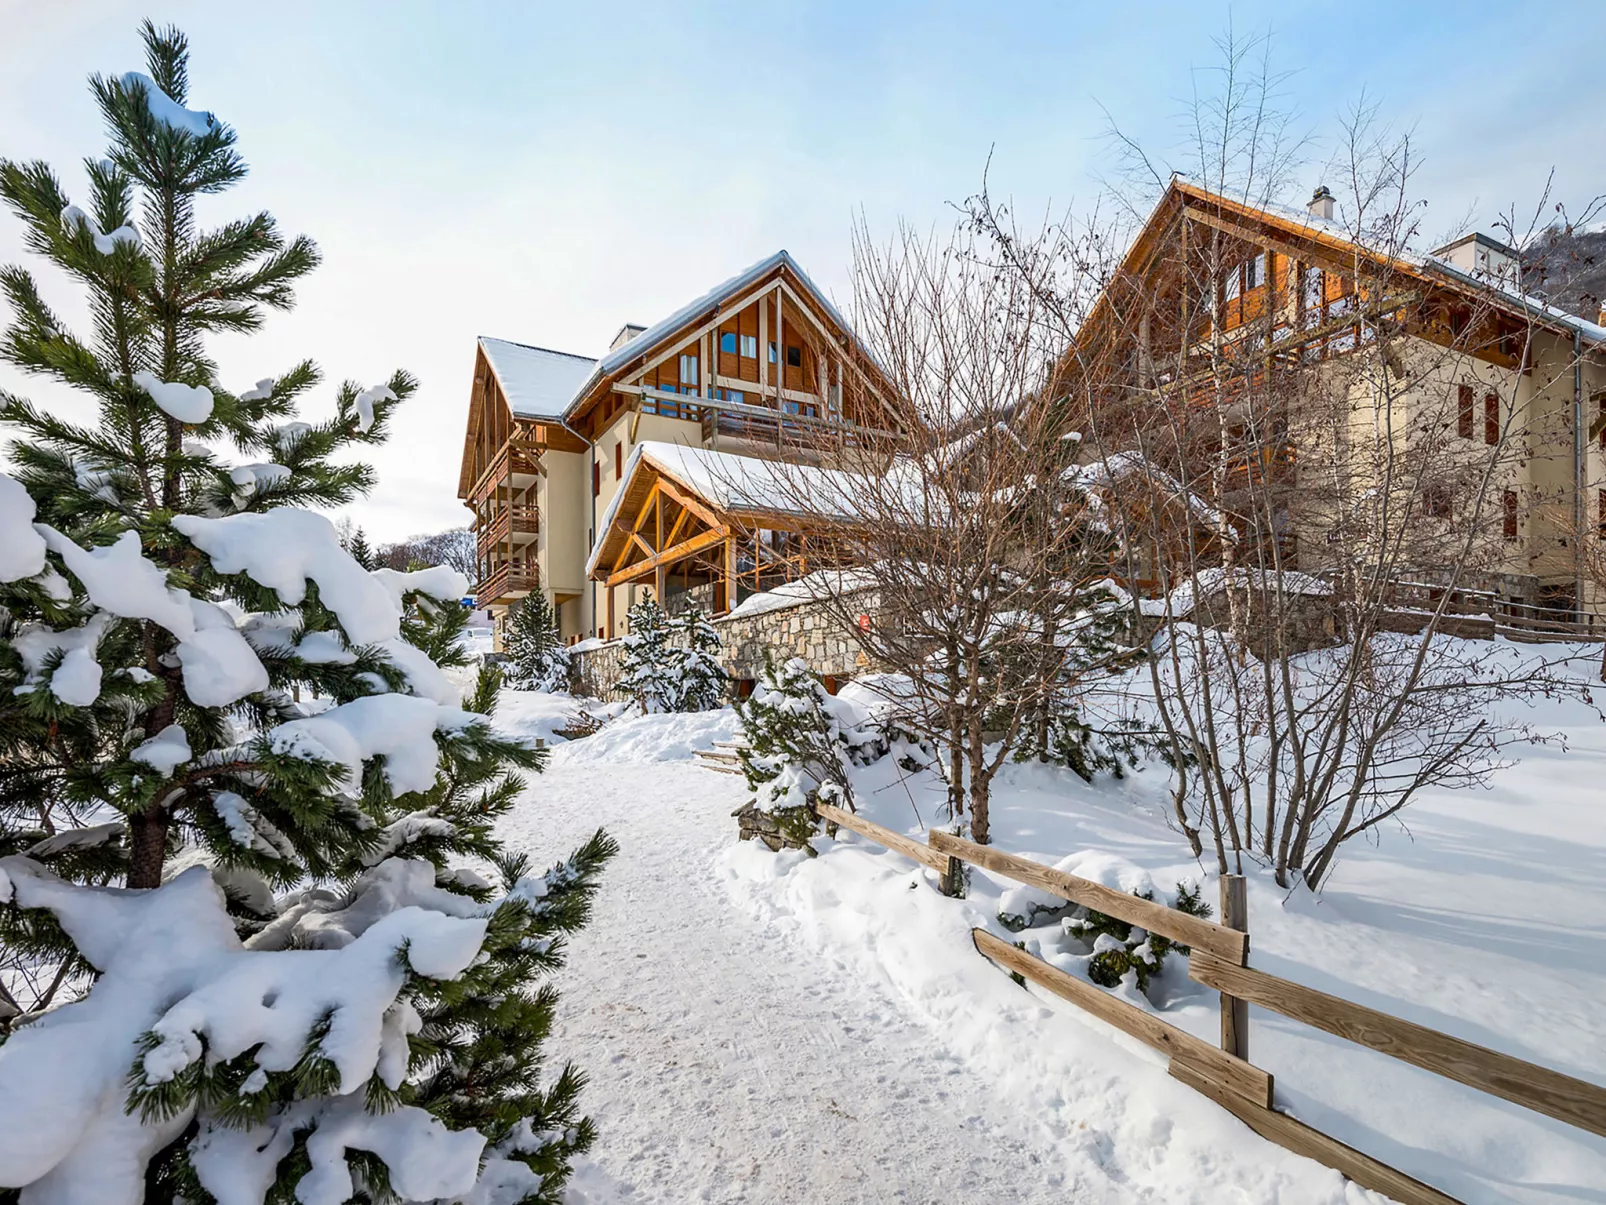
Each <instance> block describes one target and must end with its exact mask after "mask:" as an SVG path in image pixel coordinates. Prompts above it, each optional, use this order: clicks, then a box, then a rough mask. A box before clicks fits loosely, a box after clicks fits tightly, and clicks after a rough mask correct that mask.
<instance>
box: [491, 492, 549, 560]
mask: <svg viewBox="0 0 1606 1205" xmlns="http://www.w3.org/2000/svg"><path fill="white" fill-rule="evenodd" d="M493 505H494V504H493ZM540 530H541V511H540V508H539V507H537V506H536V505H535V504H534V503H533V502H518V503H514V504H512V505H509V506H499V507H496V509H495V510H494V511H493V512H492V514H491V517H490V518H489V519H487V520H486V521H485V522H484V523H482V524H481V525H480V528H479V531H478V533H477V536H476V538H477V539H478V541H479V549H480V552H481V554H484V553H485V552H486V551H487V550H488V549H490V548H491V547H493V546H494V545H496V544H499V543H501V542H502V541H503V540H505V539H507V537H508V536H509V535H511V534H515V533H516V534H519V535H534V534H535V533H536V532H538V531H540Z"/></svg>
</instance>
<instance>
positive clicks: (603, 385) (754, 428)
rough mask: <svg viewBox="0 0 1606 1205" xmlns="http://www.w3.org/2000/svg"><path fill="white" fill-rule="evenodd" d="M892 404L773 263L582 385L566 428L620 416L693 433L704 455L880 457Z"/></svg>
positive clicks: (805, 294)
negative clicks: (653, 417)
mask: <svg viewBox="0 0 1606 1205" xmlns="http://www.w3.org/2000/svg"><path fill="white" fill-rule="evenodd" d="M727 343H735V345H736V346H735V350H729V349H727V347H726V346H725V344H727ZM772 346H773V348H774V349H775V361H774V362H773V363H772V362H771V360H770V355H769V349H770V348H771V347H772ZM749 348H751V350H752V351H753V352H754V353H755V354H753V355H748V354H746V353H747V350H748V349H749ZM794 354H795V355H796V360H797V362H796V363H793V362H791V361H792V356H793V355H794ZM683 366H684V367H683ZM893 396H894V393H893V390H892V387H891V385H890V383H889V382H888V381H887V380H886V379H885V377H884V376H883V375H882V373H881V372H880V370H879V369H878V368H877V367H876V366H875V364H874V362H873V361H872V360H870V358H869V357H868V356H867V355H865V354H864V352H863V350H862V349H861V348H860V347H859V346H858V344H857V343H856V342H855V340H854V338H853V336H852V334H851V332H849V331H847V330H844V329H841V328H840V327H839V326H838V325H837V323H836V321H835V319H834V318H833V317H831V315H830V311H829V309H828V307H825V306H824V305H823V303H822V302H821V301H820V300H819V299H818V298H816V297H815V296H814V294H813V290H812V289H811V287H810V286H809V285H808V284H807V283H805V281H804V279H803V278H802V277H801V276H798V275H797V274H795V273H794V272H793V271H792V269H791V268H790V267H789V261H783V262H781V263H778V264H777V265H776V266H775V267H774V268H773V269H772V270H771V271H770V272H768V273H766V274H765V275H764V276H762V277H760V278H759V279H757V280H754V281H752V282H750V283H748V284H746V285H744V286H742V287H740V288H736V289H733V290H732V291H731V292H730V293H729V294H728V295H727V296H725V297H722V298H719V299H717V300H715V301H713V302H711V303H710V305H709V307H708V308H707V309H706V310H704V311H702V312H701V313H700V314H696V315H693V316H692V317H690V318H688V319H687V320H686V322H685V323H683V324H682V325H681V326H680V327H679V328H678V329H676V330H673V331H666V332H665V333H664V335H663V336H662V337H661V338H658V339H657V340H655V342H654V343H653V345H652V346H650V347H644V348H643V349H642V351H641V353H640V354H639V355H637V356H635V357H634V358H632V359H631V360H630V361H629V362H627V363H625V364H623V365H620V366H619V367H618V368H616V369H615V370H614V371H612V372H611V373H607V374H599V375H598V376H596V377H594V378H593V380H592V381H591V383H590V384H589V386H588V387H587V389H586V390H585V392H584V394H583V395H582V397H581V398H580V399H579V400H578V401H577V403H576V405H575V408H574V409H573V411H571V414H570V419H571V421H572V422H573V423H574V424H575V425H576V427H577V428H578V429H581V430H584V431H587V432H588V433H589V434H590V435H592V436H593V437H594V436H595V435H596V434H597V433H598V432H600V431H601V430H602V429H603V428H605V427H606V426H607V425H608V424H609V423H611V422H612V421H613V420H614V417H615V416H616V415H617V414H618V413H619V412H620V411H622V410H630V411H633V412H635V413H636V414H637V415H638V416H639V415H641V414H657V415H662V416H665V417H668V418H677V419H683V420H689V421H692V422H698V423H700V424H701V426H702V428H703V443H704V445H705V446H707V447H716V448H717V447H719V446H720V444H721V442H743V443H747V444H755V445H759V446H763V447H769V448H773V449H775V450H777V451H785V450H792V449H819V448H822V447H823V448H832V447H835V448H839V449H840V448H842V447H855V448H857V447H866V446H868V447H876V448H890V447H891V445H892V444H894V443H895V442H896V441H897V440H898V438H899V436H898V433H897V431H896V430H895V427H896V414H895V411H894V409H893V407H892V405H891V401H890V399H892V398H893ZM637 421H639V418H638V420H637Z"/></svg>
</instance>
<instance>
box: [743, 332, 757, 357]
mask: <svg viewBox="0 0 1606 1205" xmlns="http://www.w3.org/2000/svg"><path fill="white" fill-rule="evenodd" d="M742 355H744V356H746V357H747V358H748V359H749V360H756V359H758V336H757V335H743V336H742Z"/></svg>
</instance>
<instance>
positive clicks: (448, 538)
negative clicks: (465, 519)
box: [379, 527, 479, 583]
mask: <svg viewBox="0 0 1606 1205" xmlns="http://www.w3.org/2000/svg"><path fill="white" fill-rule="evenodd" d="M379 560H380V561H381V562H382V563H383V564H385V565H387V566H389V567H390V568H392V569H407V568H409V567H410V566H412V565H415V564H419V565H447V566H449V567H451V568H453V569H456V570H457V571H458V572H459V573H461V574H462V575H463V576H464V577H466V578H468V580H469V581H470V582H471V583H472V582H474V581H476V580H477V579H478V576H479V565H478V562H477V561H476V559H475V552H474V533H473V532H471V531H469V529H468V528H466V527H453V528H450V529H448V530H446V531H438V532H435V533H434V534H433V535H426V536H412V537H411V538H409V539H406V540H402V541H400V542H399V543H396V544H387V545H385V547H383V548H381V549H380V550H379Z"/></svg>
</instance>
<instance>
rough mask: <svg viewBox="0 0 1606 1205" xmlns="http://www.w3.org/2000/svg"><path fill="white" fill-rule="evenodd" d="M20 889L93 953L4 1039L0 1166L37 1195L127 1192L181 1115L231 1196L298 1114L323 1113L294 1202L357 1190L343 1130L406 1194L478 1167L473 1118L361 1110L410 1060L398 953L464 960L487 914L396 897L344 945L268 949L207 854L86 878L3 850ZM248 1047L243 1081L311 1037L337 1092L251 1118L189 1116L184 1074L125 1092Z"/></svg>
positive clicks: (317, 1201) (38, 1198)
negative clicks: (80, 983)
mask: <svg viewBox="0 0 1606 1205" xmlns="http://www.w3.org/2000/svg"><path fill="white" fill-rule="evenodd" d="M441 894H446V893H441ZM13 896H14V898H15V900H16V902H17V904H19V905H20V906H22V907H25V908H43V909H46V910H48V911H50V912H51V913H52V914H53V915H54V916H55V917H56V919H57V920H58V921H59V922H60V924H61V926H62V928H63V929H64V930H65V931H66V932H67V933H68V935H69V936H70V937H71V938H72V939H73V942H74V943H75V945H76V946H77V948H78V950H79V951H80V952H81V953H82V954H83V956H84V957H85V958H86V959H87V960H88V961H89V962H90V963H91V964H92V965H93V966H94V967H95V968H96V969H97V970H98V971H100V972H101V974H100V977H99V978H98V979H97V980H96V981H95V984H94V986H93V987H92V988H91V989H90V991H89V993H88V995H86V996H85V997H84V998H83V999H82V1000H79V1001H77V1002H75V1003H73V1004H69V1005H66V1006H64V1007H62V1008H59V1009H57V1010H55V1011H54V1012H51V1013H48V1014H46V1015H45V1016H43V1017H41V1018H40V1019H39V1020H38V1021H36V1022H34V1023H33V1024H31V1025H29V1026H27V1027H25V1028H23V1029H22V1030H19V1031H18V1032H17V1033H16V1034H14V1035H13V1036H12V1037H11V1039H10V1040H9V1041H8V1042H7V1043H6V1046H5V1051H4V1057H3V1058H0V1167H4V1168H5V1169H6V1171H7V1177H8V1181H9V1182H11V1183H22V1184H26V1185H29V1193H28V1199H29V1201H30V1202H31V1203H37V1205H68V1203H70V1202H78V1201H95V1202H97V1203H98V1205H138V1203H139V1202H140V1201H141V1199H142V1197H143V1193H144V1172H145V1167H146V1164H147V1163H148V1162H149V1161H150V1159H151V1158H152V1157H153V1156H154V1155H155V1154H156V1153H157V1152H158V1151H159V1150H161V1149H162V1148H163V1147H164V1146H166V1145H167V1144H168V1143H169V1142H171V1141H172V1140H173V1139H174V1138H175V1137H177V1136H178V1135H179V1134H180V1133H181V1132H182V1131H183V1130H184V1129H185V1128H186V1126H188V1124H189V1123H190V1121H191V1119H192V1118H196V1120H198V1121H199V1123H200V1126H201V1129H202V1132H203V1135H204V1137H203V1141H202V1151H200V1152H198V1156H197V1158H196V1159H195V1161H194V1166H195V1170H196V1172H197V1174H198V1176H199V1177H200V1179H201V1183H202V1185H203V1187H205V1188H206V1189H207V1190H208V1191H209V1192H211V1193H212V1194H213V1196H215V1197H216V1198H217V1199H218V1201H219V1202H220V1203H222V1205H260V1203H261V1202H262V1201H263V1199H264V1197H265V1195H266V1192H267V1190H268V1188H269V1187H270V1186H271V1185H272V1184H273V1182H274V1175H275V1168H276V1165H277V1163H278V1162H279V1159H281V1158H282V1157H283V1155H284V1154H286V1153H288V1150H289V1146H290V1144H291V1143H292V1142H293V1140H294V1135H295V1132H296V1130H297V1129H305V1128H307V1127H308V1126H315V1127H316V1129H315V1130H314V1132H313V1136H312V1139H311V1140H310V1141H309V1144H308V1153H309V1156H310V1158H311V1163H312V1167H311V1170H310V1171H309V1172H308V1173H306V1175H305V1176H303V1177H302V1179H301V1180H300V1181H299V1182H298V1184H297V1194H296V1195H297V1200H299V1201H301V1202H302V1203H303V1205H339V1202H342V1201H345V1200H347V1199H349V1197H350V1196H351V1194H352V1192H353V1191H354V1189H353V1185H352V1183H351V1181H350V1178H349V1177H350V1170H349V1167H348V1165H347V1162H346V1153H347V1151H348V1150H364V1151H371V1152H373V1153H375V1154H377V1155H379V1156H380V1158H381V1159H383V1160H384V1161H385V1163H386V1165H387V1168H388V1170H389V1173H390V1177H391V1183H392V1185H393V1187H395V1188H396V1189H397V1190H398V1191H399V1192H400V1193H401V1194H402V1195H403V1196H404V1197H405V1198H406V1199H409V1200H432V1199H435V1198H437V1197H452V1196H456V1195H459V1194H462V1193H466V1192H468V1191H469V1190H470V1189H471V1188H472V1186H473V1185H474V1182H475V1179H476V1176H477V1175H478V1167H479V1159H480V1154H481V1152H482V1150H483V1148H484V1138H483V1136H481V1135H480V1134H479V1133H477V1132H476V1131H474V1130H462V1131H456V1132H454V1131H450V1130H448V1129H447V1128H446V1127H445V1126H444V1125H443V1124H442V1123H441V1122H440V1121H438V1120H437V1119H435V1118H434V1117H432V1116H431V1115H429V1114H428V1113H426V1112H425V1111H424V1110H422V1109H417V1108H411V1107H404V1108H398V1109H393V1110H391V1111H390V1112H387V1113H369V1112H368V1111H367V1106H366V1100H365V1095H366V1094H365V1088H366V1086H367V1085H368V1083H369V1082H370V1081H371V1080H372V1079H375V1078H377V1079H378V1080H379V1081H380V1082H381V1083H383V1084H384V1085H385V1086H386V1087H389V1088H391V1089H393V1090H394V1089H395V1088H397V1087H399V1086H400V1085H401V1083H402V1080H403V1078H404V1076H405V1074H406V1071H407V1063H408V1046H407V1039H408V1036H409V1035H410V1034H411V1033H414V1032H416V1031H417V1026H418V1017H417V1014H416V1013H415V1012H414V1011H413V1010H412V1008H411V1006H410V1005H409V1004H408V1003H407V1002H406V1000H405V999H399V996H400V993H401V992H402V990H403V988H404V986H405V985H406V982H407V980H408V978H409V972H410V973H411V974H416V975H421V976H425V977H427V978H431V979H441V980H445V979H452V978H455V977H457V976H458V975H460V974H462V973H463V971H464V970H466V969H467V968H468V966H469V965H470V964H471V963H472V962H473V960H474V958H475V957H476V956H477V955H478V954H479V951H480V947H481V945H482V943H483V941H484V937H485V931H486V924H487V921H486V919H485V918H484V916H464V915H448V914H446V913H444V912H442V911H439V910H432V909H430V908H426V907H418V906H406V907H401V908H397V909H393V910H388V911H386V912H385V913H384V914H383V915H381V916H377V917H376V918H374V919H373V920H372V923H369V924H366V925H364V926H362V927H361V929H360V931H359V932H357V933H356V934H355V935H354V936H352V937H351V938H350V940H349V941H346V942H344V943H343V944H340V945H339V946H338V947H336V946H326V947H325V948H321V949H295V950H276V951H273V952H260V951H256V950H250V949H247V948H245V947H244V946H243V945H242V943H241V942H240V939H239V937H238V936H237V935H236V934H235V931H234V926H233V923H232V922H231V921H230V919H229V916H228V913H227V910H226V907H225V901H224V897H223V893H222V891H221V890H220V889H219V888H218V886H217V885H216V883H215V882H214V881H213V880H212V877H211V876H210V875H209V874H208V873H207V871H206V870H205V869H204V868H200V867H196V868H192V869H190V870H187V871H184V872H183V873H181V874H179V875H178V876H176V877H175V878H173V879H172V880H170V881H169V882H167V883H165V884H163V885H162V886H161V887H158V888H156V889H154V890H150V891H129V890H121V889H115V888H86V887H78V886H75V885H74V884H71V883H68V882H66V881H65V880H63V879H60V878H57V877H56V876H55V875H53V874H51V873H50V872H49V871H47V870H45V869H43V868H42V867H40V866H39V865H37V864H36V863H34V862H32V861H30V860H28V859H27V858H23V857H16V856H13V857H9V858H4V859H0V900H5V899H9V898H11V897H13ZM453 898H454V899H455V900H459V901H462V902H463V903H465V904H470V906H472V904H471V901H467V900H465V899H464V897H461V896H457V897H453ZM245 1056H248V1057H249V1058H250V1059H251V1062H252V1063H253V1064H254V1068H255V1070H254V1071H252V1072H251V1074H250V1075H249V1076H248V1077H246V1078H245V1080H244V1081H243V1083H240V1084H239V1085H237V1088H236V1091H237V1092H238V1093H240V1094H249V1093H252V1092H255V1091H259V1090H261V1089H262V1088H263V1087H265V1086H266V1085H267V1082H268V1078H267V1077H268V1075H269V1074H272V1073H288V1072H292V1071H294V1070H296V1069H298V1068H301V1067H304V1066H305V1065H306V1060H307V1059H308V1058H309V1056H310V1057H313V1058H316V1059H317V1060H320V1061H322V1062H323V1063H324V1064H325V1065H327V1066H328V1067H329V1068H330V1069H331V1070H332V1072H333V1074H334V1077H335V1087H334V1094H333V1095H332V1096H325V1097H320V1098H314V1099H311V1100H304V1101H301V1102H298V1103H297V1104H295V1105H293V1106H291V1107H290V1108H289V1109H288V1110H286V1111H283V1112H281V1113H279V1114H277V1115H270V1116H269V1118H268V1119H267V1120H266V1121H265V1122H264V1123H262V1124H260V1125H256V1126H254V1127H251V1128H249V1129H246V1130H224V1129H222V1128H220V1127H219V1125H218V1124H217V1119H216V1118H215V1117H214V1116H212V1115H210V1114H209V1113H208V1110H207V1107H206V1106H204V1105H203V1106H200V1114H201V1115H200V1116H199V1117H198V1118H197V1117H196V1113H197V1107H198V1106H197V1104H196V1101H197V1097H198V1093H197V1092H195V1091H194V1090H190V1091H188V1092H186V1093H184V1094H183V1095H182V1096H181V1097H179V1098H177V1099H180V1100H183V1101H185V1102H187V1103H184V1104H182V1105H181V1106H179V1107H176V1108H172V1109H164V1108H162V1107H160V1105H159V1104H158V1107H156V1108H155V1109H154V1111H152V1110H142V1109H140V1108H135V1109H133V1110H131V1111H130V1110H128V1109H127V1108H125V1103H126V1102H127V1101H128V1100H129V1096H128V1093H129V1090H130V1089H132V1091H133V1092H134V1093H135V1095H136V1097H138V1096H140V1095H141V1094H143V1093H148V1094H153V1095H152V1096H151V1099H153V1100H155V1101H158V1102H160V1101H161V1100H162V1099H164V1098H163V1097H162V1096H161V1091H162V1089H163V1086H164V1085H174V1084H175V1083H176V1082H178V1081H180V1080H185V1081H186V1082H187V1083H188V1084H190V1085H193V1084H194V1082H195V1077H196V1076H197V1075H200V1076H210V1075H216V1074H217V1073H218V1071H219V1064H221V1063H225V1062H227V1061H229V1060H235V1059H239V1058H241V1057H245ZM226 1095H232V1094H227V1093H226ZM275 1151H276V1152H277V1154H271V1152H275ZM270 1154H271V1157H270ZM253 1156H254V1157H253Z"/></svg>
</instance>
